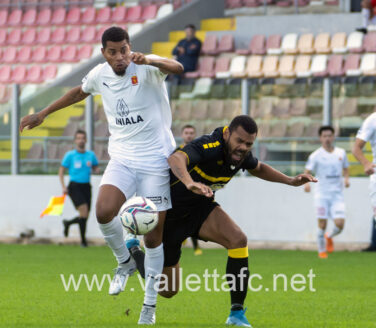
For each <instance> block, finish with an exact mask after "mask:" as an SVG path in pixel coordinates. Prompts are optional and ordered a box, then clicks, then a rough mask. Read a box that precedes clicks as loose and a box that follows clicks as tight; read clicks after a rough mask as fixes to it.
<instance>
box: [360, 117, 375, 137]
mask: <svg viewBox="0 0 376 328" xmlns="http://www.w3.org/2000/svg"><path fill="white" fill-rule="evenodd" d="M375 129H376V115H375V114H372V115H370V116H369V117H367V119H366V120H365V121H364V122H363V124H362V126H361V127H360V129H359V131H358V133H357V134H356V137H357V138H358V139H361V140H363V141H370V140H371V139H372V137H373V135H374V133H375Z"/></svg>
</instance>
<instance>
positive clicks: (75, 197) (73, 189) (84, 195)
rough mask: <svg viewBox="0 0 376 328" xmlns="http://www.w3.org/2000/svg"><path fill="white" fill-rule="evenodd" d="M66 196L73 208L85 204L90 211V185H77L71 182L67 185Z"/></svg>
mask: <svg viewBox="0 0 376 328" xmlns="http://www.w3.org/2000/svg"><path fill="white" fill-rule="evenodd" d="M68 195H69V197H70V198H71V199H72V202H73V204H74V206H75V207H78V206H80V205H82V204H87V206H88V207H89V210H90V205H91V185H90V183H77V182H73V181H71V182H70V183H69V185H68Z"/></svg>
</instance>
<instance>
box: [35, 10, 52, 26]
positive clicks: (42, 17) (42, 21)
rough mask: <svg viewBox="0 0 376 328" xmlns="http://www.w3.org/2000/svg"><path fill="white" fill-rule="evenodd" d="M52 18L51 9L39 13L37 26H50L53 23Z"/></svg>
mask: <svg viewBox="0 0 376 328" xmlns="http://www.w3.org/2000/svg"><path fill="white" fill-rule="evenodd" d="M51 17H52V11H51V9H50V8H46V9H43V10H41V11H40V12H39V13H38V17H37V22H36V24H37V25H38V26H46V25H49V24H50V22H51Z"/></svg>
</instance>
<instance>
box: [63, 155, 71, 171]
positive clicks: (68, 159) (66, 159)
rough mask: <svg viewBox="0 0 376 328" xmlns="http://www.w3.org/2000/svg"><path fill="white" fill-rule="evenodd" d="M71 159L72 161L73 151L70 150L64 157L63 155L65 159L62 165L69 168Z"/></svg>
mask: <svg viewBox="0 0 376 328" xmlns="http://www.w3.org/2000/svg"><path fill="white" fill-rule="evenodd" d="M71 161H72V156H71V153H70V152H67V153H66V154H65V155H64V157H63V160H62V161H61V166H63V167H65V168H67V169H68V168H69V166H70V164H71Z"/></svg>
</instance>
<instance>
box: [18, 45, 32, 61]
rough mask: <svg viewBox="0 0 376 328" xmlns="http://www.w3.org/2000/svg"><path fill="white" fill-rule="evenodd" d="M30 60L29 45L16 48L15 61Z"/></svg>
mask: <svg viewBox="0 0 376 328" xmlns="http://www.w3.org/2000/svg"><path fill="white" fill-rule="evenodd" d="M30 60H31V47H30V46H24V47H22V48H20V49H19V50H18V54H17V61H18V62H20V63H23V64H27V63H30Z"/></svg>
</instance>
